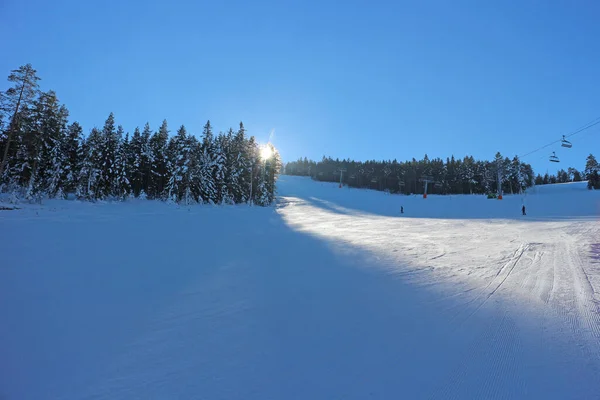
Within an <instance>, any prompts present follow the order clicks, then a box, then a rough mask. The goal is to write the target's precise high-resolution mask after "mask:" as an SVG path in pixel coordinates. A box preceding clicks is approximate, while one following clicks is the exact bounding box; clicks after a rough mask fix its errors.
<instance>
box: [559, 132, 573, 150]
mask: <svg viewBox="0 0 600 400" xmlns="http://www.w3.org/2000/svg"><path fill="white" fill-rule="evenodd" d="M561 142H562V143H561V146H562V147H566V148H567V149H570V148H571V147H573V145H572V144H571V142H569V141H568V140H567V139H565V135H563V138H562V140H561Z"/></svg>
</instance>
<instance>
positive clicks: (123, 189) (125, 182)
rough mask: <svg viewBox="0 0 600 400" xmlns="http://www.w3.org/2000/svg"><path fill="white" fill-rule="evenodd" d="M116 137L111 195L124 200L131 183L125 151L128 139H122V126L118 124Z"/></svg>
mask: <svg viewBox="0 0 600 400" xmlns="http://www.w3.org/2000/svg"><path fill="white" fill-rule="evenodd" d="M117 138H118V140H119V143H118V146H117V156H116V159H115V169H116V173H115V181H114V185H113V195H114V196H116V197H117V198H118V199H121V200H124V199H126V198H127V197H128V196H129V193H130V192H131V185H130V183H129V178H128V176H129V171H128V169H129V165H128V164H127V152H128V147H129V143H128V139H129V137H127V138H126V140H123V127H122V126H121V125H119V127H118V128H117Z"/></svg>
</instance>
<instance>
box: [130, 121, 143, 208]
mask: <svg viewBox="0 0 600 400" xmlns="http://www.w3.org/2000/svg"><path fill="white" fill-rule="evenodd" d="M129 173H130V175H129V176H130V178H129V181H130V183H131V189H132V191H133V195H134V196H135V197H138V196H139V195H140V192H141V191H142V182H143V172H142V134H141V132H140V129H139V128H138V127H136V128H135V130H134V131H133V136H132V137H131V141H130V144H129Z"/></svg>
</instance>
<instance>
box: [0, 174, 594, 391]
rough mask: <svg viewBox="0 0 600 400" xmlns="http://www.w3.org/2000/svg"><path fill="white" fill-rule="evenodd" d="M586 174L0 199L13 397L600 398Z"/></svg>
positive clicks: (6, 383) (304, 182) (1, 312)
mask: <svg viewBox="0 0 600 400" xmlns="http://www.w3.org/2000/svg"><path fill="white" fill-rule="evenodd" d="M584 185H585V184H582V183H578V184H564V185H551V186H544V187H536V188H533V190H530V191H528V193H527V194H525V195H514V196H510V195H509V196H506V197H505V198H504V199H503V200H501V201H500V200H487V199H485V198H484V197H482V196H469V195H466V196H429V198H427V199H423V198H421V197H419V196H399V195H386V194H384V193H381V192H374V191H367V190H357V189H347V188H343V189H339V188H338V187H337V185H335V184H329V183H317V182H313V181H311V180H310V179H306V178H298V177H287V176H284V177H282V178H281V180H280V182H279V185H278V190H279V195H280V197H279V203H278V205H277V206H276V207H273V208H260V207H247V206H230V207H212V206H194V207H176V206H173V205H167V204H164V203H158V202H153V201H133V202H128V203H116V204H115V203H96V204H90V203H80V202H76V201H48V202H46V203H45V204H44V205H42V206H31V205H19V207H21V209H19V210H12V211H0V260H2V261H1V264H0V321H1V323H0V399H3V400H10V399H136V398H139V399H181V398H195V399H367V398H372V399H381V398H389V399H398V398H406V399H408V398H410V399H420V398H440V399H442V398H443V399H446V398H455V399H466V398H477V399H483V398H486V399H491V398H498V399H500V398H545V399H588V398H589V399H592V398H594V399H595V398H598V393H600V378H599V377H600V313H599V304H600V303H599V293H600V224H599V222H598V216H599V215H600V192H598V191H588V190H586V189H585V186H584ZM522 204H525V205H526V206H527V214H528V215H527V216H525V217H523V216H521V215H520V214H521V205H522ZM401 205H402V206H404V210H405V214H403V215H400V214H399V209H400V206H401Z"/></svg>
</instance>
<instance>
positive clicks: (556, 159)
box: [550, 151, 560, 162]
mask: <svg viewBox="0 0 600 400" xmlns="http://www.w3.org/2000/svg"><path fill="white" fill-rule="evenodd" d="M550 161H551V162H560V160H559V159H558V157H557V156H556V152H554V151H553V152H552V155H551V156H550Z"/></svg>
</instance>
